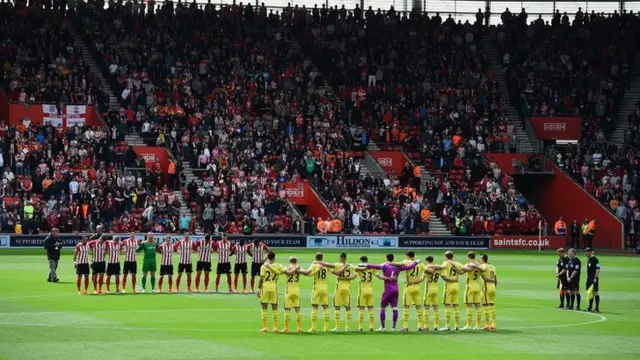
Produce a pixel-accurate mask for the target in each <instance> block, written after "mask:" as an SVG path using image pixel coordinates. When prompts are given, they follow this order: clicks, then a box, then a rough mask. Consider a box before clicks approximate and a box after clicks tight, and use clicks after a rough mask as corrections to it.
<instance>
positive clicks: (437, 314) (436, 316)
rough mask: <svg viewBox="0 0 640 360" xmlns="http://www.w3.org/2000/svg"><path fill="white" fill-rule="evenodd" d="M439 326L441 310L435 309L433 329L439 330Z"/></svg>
mask: <svg viewBox="0 0 640 360" xmlns="http://www.w3.org/2000/svg"><path fill="white" fill-rule="evenodd" d="M425 324H426V323H425ZM438 326H440V309H438V308H434V309H433V328H434V329H437V328H438Z"/></svg>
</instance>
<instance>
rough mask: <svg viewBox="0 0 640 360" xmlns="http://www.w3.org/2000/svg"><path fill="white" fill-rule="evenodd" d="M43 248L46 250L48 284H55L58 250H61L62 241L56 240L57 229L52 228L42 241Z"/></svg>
mask: <svg viewBox="0 0 640 360" xmlns="http://www.w3.org/2000/svg"><path fill="white" fill-rule="evenodd" d="M44 248H45V250H47V261H48V262H49V276H48V277H47V281H48V282H54V283H57V282H58V281H60V279H58V274H57V273H56V271H57V270H58V261H60V249H61V248H62V241H60V238H58V229H57V228H53V229H51V232H50V233H49V235H48V236H47V237H46V238H45V239H44Z"/></svg>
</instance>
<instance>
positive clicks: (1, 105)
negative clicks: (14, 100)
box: [0, 90, 9, 123]
mask: <svg viewBox="0 0 640 360" xmlns="http://www.w3.org/2000/svg"><path fill="white" fill-rule="evenodd" d="M2 120H9V100H8V99H7V94H6V93H5V92H4V90H0V121H2ZM7 123H8V121H7Z"/></svg>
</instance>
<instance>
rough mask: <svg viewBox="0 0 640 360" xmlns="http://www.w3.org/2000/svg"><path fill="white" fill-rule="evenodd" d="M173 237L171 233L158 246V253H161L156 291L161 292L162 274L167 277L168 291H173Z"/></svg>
mask: <svg viewBox="0 0 640 360" xmlns="http://www.w3.org/2000/svg"><path fill="white" fill-rule="evenodd" d="M172 240H173V239H172V238H171V235H167V236H166V237H165V238H164V243H162V245H160V246H158V253H160V254H162V262H161V263H160V280H159V281H158V292H162V281H163V280H164V276H165V275H167V277H168V278H169V292H173V244H172V243H171V241H172Z"/></svg>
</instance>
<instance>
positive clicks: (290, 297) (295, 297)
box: [284, 292, 300, 309]
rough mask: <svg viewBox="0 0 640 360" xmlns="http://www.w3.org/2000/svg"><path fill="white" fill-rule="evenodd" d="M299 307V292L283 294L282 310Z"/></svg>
mask: <svg viewBox="0 0 640 360" xmlns="http://www.w3.org/2000/svg"><path fill="white" fill-rule="evenodd" d="M299 307H300V293H299V292H291V293H285V294H284V308H285V309H291V308H299Z"/></svg>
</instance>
